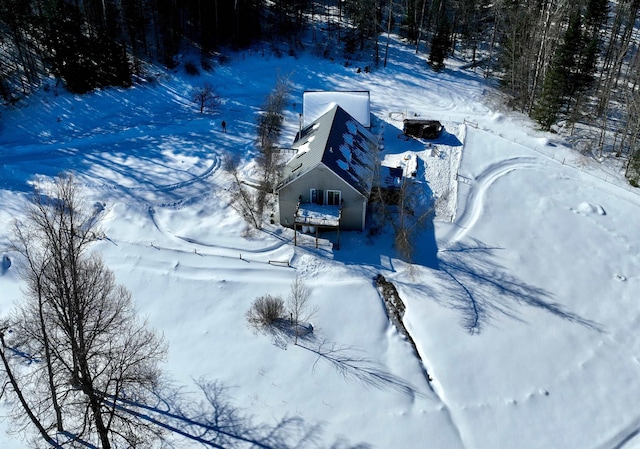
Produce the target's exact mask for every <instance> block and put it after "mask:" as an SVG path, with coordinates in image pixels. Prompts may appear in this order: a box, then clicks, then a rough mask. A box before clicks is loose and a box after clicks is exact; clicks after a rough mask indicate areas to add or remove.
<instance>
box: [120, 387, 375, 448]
mask: <svg viewBox="0 0 640 449" xmlns="http://www.w3.org/2000/svg"><path fill="white" fill-rule="evenodd" d="M195 383H196V385H197V388H198V390H199V391H198V393H197V394H195V393H193V392H186V391H185V390H184V389H182V388H174V387H165V388H163V389H161V390H158V391H156V392H154V396H155V403H153V404H143V403H140V402H137V401H136V400H135V399H125V400H122V401H119V402H118V403H117V404H115V406H116V407H117V408H118V409H120V410H121V411H124V412H127V413H129V414H131V415H134V416H136V417H138V418H140V419H143V420H146V421H148V422H151V423H153V424H155V425H157V426H158V427H160V428H162V429H164V430H165V431H168V432H169V433H171V434H173V435H174V436H177V437H182V438H185V439H188V440H191V441H194V442H196V443H199V444H201V445H202V446H204V447H212V448H220V449H222V448H224V449H240V448H247V449H248V448H261V449H294V448H295V449H303V448H323V447H326V448H331V449H367V448H369V447H370V446H369V445H368V444H364V443H359V444H355V445H352V444H349V443H348V442H346V441H335V442H333V443H331V444H330V445H326V444H322V442H321V440H322V439H323V438H322V436H323V435H322V433H323V432H322V428H321V426H320V425H318V424H315V425H310V424H307V423H306V422H305V421H304V420H303V419H302V418H300V417H298V416H295V417H283V418H280V419H277V420H275V422H274V423H273V424H264V423H258V422H256V420H255V419H254V418H253V417H252V416H251V415H249V414H247V413H245V412H244V411H243V410H241V409H239V408H238V407H236V406H234V405H233V404H232V403H231V400H230V398H229V394H228V389H227V388H226V387H224V386H223V385H222V384H221V383H220V382H217V381H209V380H206V379H200V380H198V381H196V382H195ZM174 441H175V442H174ZM180 441H181V440H180V439H167V438H165V441H164V444H165V446H166V447H181V445H180V444H179V442H180Z"/></svg>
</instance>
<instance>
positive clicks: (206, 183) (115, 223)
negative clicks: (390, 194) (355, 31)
mask: <svg viewBox="0 0 640 449" xmlns="http://www.w3.org/2000/svg"><path fill="white" fill-rule="evenodd" d="M390 51H391V53H390V56H389V63H388V65H387V68H386V69H383V68H379V69H376V70H374V71H373V72H372V73H357V63H354V62H353V61H352V64H351V65H350V66H349V67H345V64H344V61H338V60H336V61H335V62H333V61H329V60H323V59H317V58H315V57H313V56H311V55H308V54H305V55H299V56H298V57H281V58H276V57H273V56H268V54H265V55H264V56H263V55H262V53H261V52H248V51H247V52H244V53H240V54H233V55H231V60H230V62H228V63H226V64H224V65H218V66H216V67H215V70H214V71H213V72H211V73H206V72H203V73H202V74H201V75H200V76H187V75H184V73H183V72H181V71H178V72H166V73H165V72H163V71H161V70H160V69H158V70H157V73H154V80H153V82H149V83H146V84H141V85H137V86H135V87H134V88H131V89H127V90H118V89H108V90H104V91H97V92H95V93H92V94H89V95H85V96H81V97H80V96H74V95H70V94H68V93H65V92H63V91H62V90H58V89H55V88H53V87H52V88H51V89H50V90H49V92H44V91H43V92H41V93H38V94H36V95H34V96H33V97H31V98H29V100H28V101H27V102H25V103H24V104H21V105H20V106H19V107H17V108H15V109H4V110H2V117H1V119H0V127H1V128H0V224H1V226H0V245H2V244H3V243H6V239H7V237H8V235H9V234H8V233H9V232H10V224H11V223H12V222H13V220H14V219H15V218H19V217H20V216H21V214H22V210H23V207H24V204H25V201H26V198H27V196H28V194H29V192H30V191H31V189H32V187H33V185H34V184H36V183H39V182H46V181H47V180H48V179H50V178H51V177H52V176H55V175H56V174H58V173H59V172H61V171H64V170H72V171H73V172H74V173H75V174H76V176H77V178H78V181H79V182H80V183H81V184H82V185H83V187H84V192H85V194H86V196H87V201H88V203H89V204H94V203H96V202H100V203H103V204H104V210H103V212H102V227H103V229H104V231H105V235H106V237H107V239H105V240H103V241H102V242H100V243H98V244H96V245H95V250H96V251H98V252H100V253H101V254H102V255H103V257H104V258H105V260H106V264H107V266H108V267H109V268H110V269H112V270H113V271H114V272H115V274H116V277H117V280H118V282H119V283H121V284H123V285H125V286H126V287H127V288H128V289H130V290H131V291H132V293H133V298H134V301H135V304H136V306H137V308H138V310H139V313H140V314H141V315H142V316H144V317H147V318H148V320H149V322H150V324H151V325H152V326H153V327H154V328H155V329H157V330H158V331H160V332H162V333H163V334H164V336H165V338H166V340H167V342H168V343H169V355H168V360H167V362H166V365H165V366H164V369H165V371H166V373H167V377H168V378H169V379H170V380H171V382H172V384H173V385H174V386H177V387H183V388H184V389H185V390H188V391H193V395H194V398H195V399H199V398H198V396H197V393H196V391H197V389H196V388H195V385H194V383H193V380H194V379H196V380H198V379H207V380H211V381H214V380H215V381H219V382H220V383H221V384H222V385H224V386H226V387H227V388H228V391H227V393H228V395H229V397H230V401H231V402H230V403H231V404H232V406H233V407H236V408H237V409H238V410H239V411H241V412H242V413H243V414H245V415H246V416H251V417H252V418H251V419H252V422H254V423H255V424H264V425H266V426H274V425H276V424H277V423H278V422H279V421H280V420H281V419H284V418H295V419H297V420H298V421H297V422H298V423H301V424H302V427H303V428H304V429H306V431H308V432H309V435H310V436H311V438H310V439H309V440H308V441H307V442H306V443H304V444H301V445H300V447H340V448H347V447H356V446H357V445H360V446H358V447H371V448H392V447H396V448H424V447H428V448H432V449H440V448H442V449H444V448H446V449H452V448H463V447H464V448H468V449H471V448H474V449H493V448H540V449H553V448H557V449H566V448H580V449H614V448H617V449H622V448H624V449H632V448H638V447H640V408H639V407H638V406H637V403H638V399H640V334H639V333H638V328H639V326H640V302H639V301H640V293H639V292H640V238H639V237H638V229H639V228H640V196H639V193H638V191H637V190H635V191H634V190H632V189H630V188H629V187H628V186H627V185H626V184H625V182H624V179H622V176H621V175H620V163H619V162H617V161H614V160H605V161H603V162H602V163H601V164H599V163H597V162H595V161H593V160H590V159H587V158H585V157H583V156H581V155H580V154H579V153H576V152H574V151H572V150H571V149H569V148H567V146H566V145H565V144H564V143H563V141H562V139H561V138H560V137H559V136H557V135H552V134H543V133H539V132H537V131H535V128H534V126H533V125H532V124H531V123H530V122H529V121H527V120H526V119H525V118H523V117H521V116H519V115H516V114H512V113H509V112H506V111H502V110H499V109H498V107H497V106H495V105H496V104H497V102H496V101H495V99H494V97H493V94H492V92H493V90H492V89H491V87H490V86H488V85H486V83H485V81H484V79H483V78H482V77H481V76H480V75H476V74H475V73H473V72H469V71H462V70H458V69H456V68H455V67H453V68H449V69H446V70H445V71H444V72H442V73H440V74H435V73H434V72H432V71H431V70H430V69H429V68H428V67H427V65H426V63H425V60H424V58H422V57H421V56H416V55H415V54H414V51H413V50H412V49H411V48H408V47H403V46H401V45H398V44H392V45H391V48H390ZM194 60H195V58H194ZM364 65H365V64H363V66H364ZM283 75H286V76H289V77H290V79H291V82H292V91H291V102H290V104H289V107H288V108H287V111H286V120H285V126H286V129H285V133H284V136H283V139H282V142H281V143H282V144H283V145H287V144H289V143H290V142H291V141H292V139H293V136H294V135H295V133H296V131H297V130H298V124H299V114H300V113H301V112H302V103H301V101H302V92H303V91H305V90H370V92H371V109H372V114H373V118H374V119H373V121H372V124H373V127H372V131H373V132H374V134H376V135H379V136H381V137H382V138H383V142H384V151H383V154H382V155H383V156H384V159H385V161H386V163H388V164H390V165H397V164H402V163H404V162H403V161H405V162H406V161H411V160H413V161H415V163H416V164H417V167H418V169H417V178H418V180H420V181H423V182H426V185H427V186H428V188H429V189H430V190H431V191H432V192H433V193H434V195H435V196H436V197H440V196H443V195H444V194H445V193H447V194H448V196H447V197H446V201H442V202H441V204H440V205H439V207H440V209H439V210H438V211H437V216H436V219H435V220H434V222H433V223H432V224H431V226H428V227H427V228H425V230H424V232H423V235H422V236H421V238H420V239H418V240H417V241H416V245H417V252H416V258H415V264H414V265H413V266H408V265H407V264H405V263H403V262H402V261H401V260H399V259H398V257H397V255H396V253H395V251H394V250H393V247H392V237H391V236H390V235H387V234H383V235H380V236H376V237H370V236H368V235H367V234H366V233H357V232H352V233H343V234H342V235H341V249H340V250H339V251H334V250H332V249H331V246H330V245H329V242H328V240H324V241H322V242H321V244H320V247H319V248H318V249H316V248H315V245H314V243H313V241H312V239H311V237H303V238H302V239H301V241H302V243H301V244H299V246H297V247H294V246H293V242H292V240H293V235H292V231H291V230H288V229H284V228H281V227H279V226H277V225H270V224H269V225H267V226H266V228H265V229H264V231H261V232H251V233H247V232H246V230H247V228H246V225H245V224H244V222H243V221H242V220H241V218H240V217H239V216H238V214H237V213H236V212H235V211H234V209H233V208H231V207H230V206H229V201H230V198H229V195H228V192H227V189H228V187H229V185H230V176H229V175H228V174H227V173H225V172H224V171H223V169H222V162H221V161H222V158H223V156H224V155H225V154H228V153H237V154H239V155H241V156H242V157H243V158H244V160H245V161H249V160H250V159H251V157H252V156H253V155H254V154H255V147H254V139H255V137H254V136H255V121H256V113H257V112H258V110H259V106H260V104H261V103H262V102H263V100H264V97H265V95H267V94H268V93H269V92H270V91H271V89H272V88H273V86H274V85H275V81H276V79H277V77H278V76H283ZM204 81H208V82H209V83H211V85H213V86H214V87H215V88H216V90H217V93H218V94H219V95H220V96H221V98H222V99H223V104H222V106H221V109H220V111H219V112H218V113H216V114H199V113H198V110H197V108H196V106H195V105H194V104H193V103H192V102H191V101H190V95H189V92H190V91H191V90H192V88H194V87H199V86H201V85H202V83H203V82H204ZM402 114H418V115H419V116H420V117H424V118H428V119H436V120H440V121H441V122H442V123H444V124H445V128H446V131H447V133H446V134H445V137H444V138H442V140H441V141H436V142H435V144H434V145H435V147H436V148H435V149H434V148H430V147H429V146H428V145H426V144H425V142H418V141H414V140H407V139H405V138H404V137H403V136H402V135H401V127H402V124H401V121H399V118H401V117H402ZM222 120H225V121H226V122H227V132H226V133H223V132H222V129H221V122H222ZM243 170H244V175H245V176H246V177H247V178H251V177H252V176H254V175H255V173H254V171H253V170H254V168H253V165H252V164H251V163H247V164H245V165H244V166H243ZM276 216H277V214H276ZM452 220H453V222H452ZM332 237H333V236H329V238H332ZM0 251H1V250H0ZM2 254H6V255H8V256H9V257H10V258H12V259H15V257H14V255H13V254H7V253H2ZM270 261H271V262H273V261H278V262H289V263H290V266H289V267H288V266H287V265H286V263H285V264H279V263H275V264H274V263H269V262H270ZM18 263H19V261H18V260H14V266H12V267H9V268H5V269H3V270H2V272H1V274H0V313H2V314H3V315H5V314H7V313H9V312H10V311H11V309H12V305H13V304H14V303H16V302H18V301H20V298H21V291H20V288H21V284H20V281H19V279H18V278H17V276H16V274H15V265H16V264H18ZM377 274H383V275H384V276H385V277H386V278H387V279H388V280H391V281H392V282H394V284H396V286H397V288H398V290H399V292H400V295H401V297H402V299H403V300H404V302H405V304H406V306H407V311H406V314H405V316H404V323H405V325H406V327H407V329H408V330H409V332H410V333H411V335H412V337H413V340H414V341H415V344H416V346H417V348H418V351H419V353H420V357H421V359H422V361H421V360H420V359H418V358H417V357H416V355H415V354H414V352H413V349H412V347H411V345H410V344H409V343H408V341H407V340H406V339H405V338H403V337H402V336H401V335H400V334H399V333H398V331H397V330H396V328H395V327H394V326H393V325H391V324H390V323H389V320H388V319H387V316H386V313H385V309H384V306H383V303H382V301H381V298H380V296H379V294H378V292H377V290H376V288H375V286H374V283H373V278H374V277H375V276H376V275H377ZM296 275H298V276H301V277H302V278H303V279H304V280H305V282H306V284H307V285H308V286H309V287H310V288H311V302H312V303H313V305H314V306H317V307H318V313H317V315H316V316H315V317H314V319H313V326H314V329H315V330H314V333H313V335H312V336H311V337H309V338H305V339H304V340H303V341H302V344H301V345H300V346H296V345H294V344H293V341H289V340H287V339H282V338H280V339H273V338H270V337H268V336H265V335H261V334H254V333H253V332H252V331H251V330H250V329H249V328H248V327H247V326H246V324H245V312H246V311H247V310H248V308H249V306H250V304H251V302H252V301H253V300H254V299H255V298H256V297H257V296H260V295H264V294H281V295H283V296H286V295H287V294H288V291H289V287H290V284H291V282H292V280H293V279H294V278H295V276H296ZM427 373H428V374H427ZM428 376H430V377H431V380H430V381H429V380H428V378H427V377H428ZM10 399H11V396H10V395H7V394H5V396H4V397H3V399H2V401H3V407H4V409H5V410H7V407H8V405H9V404H8V403H7V401H9V400H10ZM1 410H2V408H1V407H0V411H1ZM2 425H3V428H4V429H5V430H9V429H10V428H11V423H9V422H6V421H5V422H3V424H2ZM299 439H300V429H298V432H294V431H291V432H290V435H289V438H288V439H287V438H285V441H284V442H283V444H282V445H281V446H279V447H282V448H288V447H298V446H296V441H297V440H299ZM175 441H176V445H177V446H176V447H185V448H188V447H194V448H195V447H203V446H202V444H200V443H197V442H193V441H190V440H188V439H184V438H182V437H175ZM0 447H2V448H12V449H18V448H20V449H24V448H29V447H32V446H30V443H28V442H25V441H23V440H22V439H21V437H20V436H19V435H18V436H16V435H13V436H10V435H8V434H7V433H6V432H3V433H1V434H0ZM205 447H206V446H205ZM246 447H251V446H250V444H247V445H246Z"/></svg>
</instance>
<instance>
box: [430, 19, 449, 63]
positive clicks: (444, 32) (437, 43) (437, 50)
mask: <svg viewBox="0 0 640 449" xmlns="http://www.w3.org/2000/svg"><path fill="white" fill-rule="evenodd" d="M450 34H451V31H450V25H449V21H448V20H447V18H446V17H443V18H442V20H441V21H440V23H438V28H437V29H436V32H435V34H434V35H433V39H432V40H431V53H429V65H430V66H431V67H432V68H433V70H435V71H436V72H439V71H440V70H442V69H443V68H444V60H445V58H446V57H447V54H448V53H449V50H450V49H451V44H452V42H451V37H450Z"/></svg>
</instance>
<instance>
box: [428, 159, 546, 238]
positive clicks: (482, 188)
mask: <svg viewBox="0 0 640 449" xmlns="http://www.w3.org/2000/svg"><path fill="white" fill-rule="evenodd" d="M542 165H543V161H541V160H540V159H539V158H536V157H528V156H518V157H514V158H510V159H504V160H501V161H499V162H497V163H495V164H492V165H490V166H489V167H487V168H486V169H485V170H484V171H483V172H482V173H480V174H479V175H478V176H476V177H475V178H474V179H471V180H469V189H470V190H469V193H468V195H467V197H466V199H465V203H464V206H463V210H462V213H461V214H459V215H458V217H457V219H456V220H455V222H454V227H453V228H452V229H451V230H450V231H449V232H448V233H447V234H446V235H445V236H444V237H443V238H442V239H441V242H442V244H441V245H439V246H440V247H442V248H444V249H446V248H448V247H450V246H451V245H452V244H455V243H457V242H458V241H460V240H461V239H462V238H463V237H464V236H465V235H466V234H467V233H468V232H469V230H470V229H471V228H473V226H474V225H475V224H476V223H477V222H478V220H479V219H480V217H481V216H482V210H483V207H484V201H485V196H486V193H487V191H488V190H489V188H490V187H491V186H492V185H493V183H494V182H496V181H497V180H498V179H500V178H502V177H503V176H505V175H507V174H509V173H511V172H512V171H515V170H523V169H534V168H537V167H540V166H542ZM459 177H460V178H462V179H468V178H464V177H462V176H459Z"/></svg>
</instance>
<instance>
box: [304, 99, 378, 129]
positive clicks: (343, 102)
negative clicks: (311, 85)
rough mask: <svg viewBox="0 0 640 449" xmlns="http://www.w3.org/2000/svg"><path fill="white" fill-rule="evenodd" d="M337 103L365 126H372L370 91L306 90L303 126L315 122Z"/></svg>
mask: <svg viewBox="0 0 640 449" xmlns="http://www.w3.org/2000/svg"><path fill="white" fill-rule="evenodd" d="M335 105H338V106H340V107H341V108H342V109H344V110H345V111H347V112H348V113H349V115H351V116H352V117H353V118H355V119H356V120H357V121H358V122H360V123H361V124H362V125H363V126H364V127H365V128H369V127H371V108H370V102H369V91H368V90H362V91H335V90H334V91H306V92H304V93H303V94H302V117H303V126H307V125H309V124H310V123H312V122H314V121H315V120H316V119H317V118H318V117H320V116H321V115H323V114H325V113H327V112H329V111H330V110H331V108H333V107H334V106H335Z"/></svg>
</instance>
